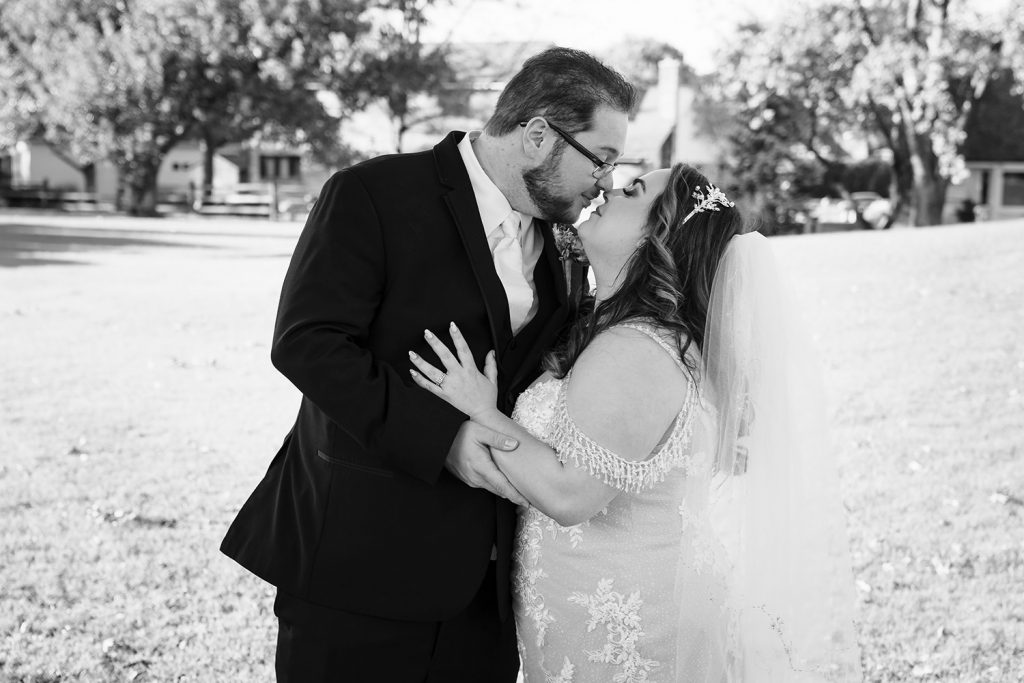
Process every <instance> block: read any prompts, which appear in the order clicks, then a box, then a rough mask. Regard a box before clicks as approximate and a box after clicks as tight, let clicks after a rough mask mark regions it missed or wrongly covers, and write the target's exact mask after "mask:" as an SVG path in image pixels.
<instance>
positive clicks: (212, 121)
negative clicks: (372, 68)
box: [194, 0, 370, 189]
mask: <svg viewBox="0 0 1024 683" xmlns="http://www.w3.org/2000/svg"><path fill="white" fill-rule="evenodd" d="M369 4H370V0H358V1H352V0H350V1H349V2H344V3H326V4H321V3H319V2H309V1H306V0H298V1H296V0H253V1H250V2H247V3H239V2H237V1H236V0H218V2H217V13H216V16H217V19H218V21H217V23H216V25H215V26H214V27H212V30H211V31H210V34H209V37H210V41H211V42H210V44H209V45H207V46H205V48H204V49H202V50H200V51H199V52H198V55H197V58H198V63H197V64H196V66H195V68H194V72H195V73H196V76H197V77H196V81H195V83H194V88H195V90H196V91H197V92H196V110H195V119H196V121H195V126H194V135H195V136H196V137H197V138H198V139H199V140H200V141H201V142H202V146H203V151H204V154H203V157H204V159H203V178H204V182H203V185H204V187H205V188H207V189H208V188H209V186H210V184H211V181H212V177H213V158H214V155H215V153H216V151H217V150H218V149H219V148H220V147H222V146H224V145H225V144H228V143H232V142H244V141H247V140H249V139H251V138H252V137H253V136H254V135H257V134H259V133H265V134H267V136H268V137H272V138H274V139H277V140H282V141H284V140H287V141H290V142H293V143H296V144H306V145H309V146H310V149H311V150H312V151H313V154H314V156H315V157H317V158H319V159H320V160H322V161H324V162H325V163H328V164H336V165H341V163H342V162H344V161H346V160H347V157H346V153H345V149H344V147H343V146H342V145H341V142H340V140H339V138H338V116H339V113H340V112H332V111H328V109H327V107H325V105H324V103H323V102H322V101H321V99H320V98H319V91H320V89H321V82H322V81H324V80H325V78H326V76H327V75H329V74H331V73H332V72H333V71H335V70H337V69H338V63H339V61H340V60H348V59H350V52H351V51H352V45H353V43H354V42H355V41H356V40H357V38H358V36H360V35H361V34H362V33H364V32H366V31H367V30H369V28H370V24H369V22H367V21H366V20H365V18H364V16H363V15H364V13H365V12H366V11H367V7H368V6H369ZM341 95H342V96H343V97H344V96H345V94H344V93H341ZM350 99H351V97H350Z"/></svg>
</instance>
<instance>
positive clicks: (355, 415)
mask: <svg viewBox="0 0 1024 683" xmlns="http://www.w3.org/2000/svg"><path fill="white" fill-rule="evenodd" d="M386 286H387V253H386V249H385V244H384V240H383V237H382V230H381V225H380V222H379V220H378V216H377V213H376V211H375V209H374V206H373V202H372V200H371V198H370V196H369V193H368V192H367V191H366V188H365V187H364V186H363V184H362V183H361V181H360V180H359V178H358V177H357V176H356V175H355V173H354V172H352V171H351V170H346V171H341V172H340V173H337V174H335V175H334V176H333V177H332V178H331V179H330V180H328V181H327V183H326V184H325V185H324V188H323V190H322V191H321V193H320V198H319V200H318V201H317V203H316V206H315V207H314V208H313V211H312V212H311V213H310V216H309V218H308V220H307V221H306V225H305V227H304V228H303V230H302V234H301V236H300V237H299V240H298V243H297V245H296V248H295V253H294V254H293V256H292V260H291V263H290V264H289V267H288V272H287V274H286V275H285V280H284V286H283V288H282V291H281V301H280V305H279V307H278V313H277V323H276V325H275V329H274V343H273V347H272V349H271V360H272V361H273V363H274V366H275V367H276V368H277V369H278V370H279V371H280V372H281V373H282V374H283V375H284V376H285V377H287V378H288V379H289V380H290V381H291V382H292V383H293V384H294V385H295V386H296V387H297V388H298V389H299V391H301V392H302V393H303V395H304V396H305V397H306V398H308V399H309V400H311V401H312V402H313V403H314V404H315V405H316V406H317V407H318V408H319V409H320V410H322V411H323V412H324V413H325V414H326V415H327V416H328V417H329V418H330V419H331V420H332V421H333V422H334V423H335V424H337V425H338V427H339V428H340V429H342V430H344V431H345V432H346V433H347V434H348V435H349V436H350V437H351V438H352V439H354V440H355V441H356V442H358V443H359V444H360V445H361V446H363V447H364V448H365V449H367V450H368V451H370V452H376V453H379V454H380V456H381V459H382V463H385V464H387V465H389V466H391V467H393V468H395V469H398V470H401V471H404V472H406V473H408V474H410V475H411V476H413V477H416V478H417V479H421V480H423V481H425V482H427V483H434V482H435V481H436V480H437V477H438V476H439V475H440V473H441V469H442V468H443V466H444V461H445V458H446V457H447V454H448V449H449V448H450V446H451V444H452V441H453V439H454V437H455V434H456V432H457V431H458V429H459V427H460V426H461V425H462V423H463V422H465V420H466V416H465V415H464V414H463V413H461V412H460V411H458V410H456V409H455V408H453V407H451V406H449V405H448V404H447V403H445V402H443V401H439V400H437V399H436V398H435V397H434V396H432V395H431V394H429V393H428V392H426V391H423V390H422V389H420V388H419V387H417V386H415V385H414V384H412V383H411V382H407V380H406V378H405V377H404V374H407V373H405V371H404V370H402V371H401V372H402V373H403V376H400V373H399V369H396V368H395V367H392V366H391V365H389V364H387V363H383V362H381V361H380V360H379V359H378V358H375V357H374V355H373V354H372V353H371V352H370V350H369V349H368V348H367V341H368V338H369V332H370V325H371V324H372V322H373V320H374V317H375V315H376V313H377V310H378V308H379V305H380V302H381V299H382V297H383V296H384V293H385V291H386Z"/></svg>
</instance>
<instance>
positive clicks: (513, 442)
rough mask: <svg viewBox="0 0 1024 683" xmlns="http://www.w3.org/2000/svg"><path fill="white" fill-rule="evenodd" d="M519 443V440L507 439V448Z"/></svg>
mask: <svg viewBox="0 0 1024 683" xmlns="http://www.w3.org/2000/svg"><path fill="white" fill-rule="evenodd" d="M518 445H519V442H518V441H516V440H515V439H505V448H515V447H516V446H518Z"/></svg>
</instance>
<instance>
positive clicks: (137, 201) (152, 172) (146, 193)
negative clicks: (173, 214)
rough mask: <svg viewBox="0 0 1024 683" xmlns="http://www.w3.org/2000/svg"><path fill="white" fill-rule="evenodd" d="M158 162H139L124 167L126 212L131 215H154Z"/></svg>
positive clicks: (155, 213) (155, 212)
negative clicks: (132, 165) (126, 198)
mask: <svg viewBox="0 0 1024 683" xmlns="http://www.w3.org/2000/svg"><path fill="white" fill-rule="evenodd" d="M159 169H160V164H159V163H155V164H154V163H145V162H140V163H138V164H137V165H135V167H134V168H132V169H126V170H125V172H124V175H125V185H126V186H127V190H128V213H129V215H132V216H156V215H157V211H156V198H157V194H156V176H157V171H159Z"/></svg>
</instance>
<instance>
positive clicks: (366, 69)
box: [333, 0, 456, 152]
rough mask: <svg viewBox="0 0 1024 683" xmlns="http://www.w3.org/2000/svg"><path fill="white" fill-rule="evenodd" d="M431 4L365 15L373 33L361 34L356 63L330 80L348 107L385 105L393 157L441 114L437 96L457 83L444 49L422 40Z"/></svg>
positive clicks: (422, 0)
mask: <svg viewBox="0 0 1024 683" xmlns="http://www.w3.org/2000/svg"><path fill="white" fill-rule="evenodd" d="M432 2H433V0H396V1H395V2H393V3H390V4H389V5H387V6H383V7H379V8H376V11H371V12H370V13H368V16H369V17H370V18H371V21H372V22H373V23H374V25H375V28H376V30H373V31H368V32H366V33H364V34H363V37H362V40H360V41H359V42H357V44H356V48H357V49H356V50H355V51H354V52H353V55H354V56H356V58H355V59H350V60H349V61H348V64H347V65H346V66H347V68H346V69H345V70H344V71H339V72H338V73H336V77H335V79H334V80H333V82H334V83H335V84H336V86H337V87H336V89H337V90H338V91H340V92H343V93H348V94H350V98H349V99H350V104H351V105H354V106H358V107H362V106H364V105H365V104H366V103H367V102H369V101H373V100H379V101H381V102H383V103H384V105H385V107H386V108H387V111H388V114H389V115H390V117H391V121H392V124H393V126H394V134H395V138H394V139H395V151H397V152H401V151H402V143H403V138H404V137H405V134H406V133H407V132H408V131H409V129H410V128H412V127H413V126H416V125H419V124H421V123H426V122H427V121H430V120H432V119H435V118H438V117H439V116H441V115H443V114H444V113H445V111H444V108H443V107H442V106H441V99H440V97H439V96H442V95H443V91H444V90H445V89H448V88H451V87H452V86H453V85H454V81H455V80H456V75H455V73H454V70H453V69H452V67H451V66H450V64H449V62H448V45H447V43H441V44H438V45H432V46H428V45H425V44H424V43H423V41H422V39H421V33H422V30H423V27H424V26H425V25H426V21H427V20H426V15H425V11H426V9H427V8H428V7H429V6H430V5H431V4H432Z"/></svg>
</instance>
